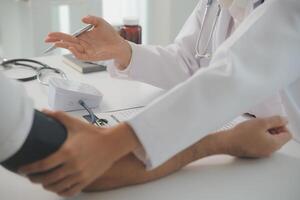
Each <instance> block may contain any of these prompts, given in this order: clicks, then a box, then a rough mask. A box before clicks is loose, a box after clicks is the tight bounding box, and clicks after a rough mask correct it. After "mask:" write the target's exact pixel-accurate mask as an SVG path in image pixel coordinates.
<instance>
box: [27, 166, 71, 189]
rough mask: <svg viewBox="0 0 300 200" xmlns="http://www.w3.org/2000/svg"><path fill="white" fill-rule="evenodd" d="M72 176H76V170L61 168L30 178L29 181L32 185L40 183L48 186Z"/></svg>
mask: <svg viewBox="0 0 300 200" xmlns="http://www.w3.org/2000/svg"><path fill="white" fill-rule="evenodd" d="M74 174H76V170H75V169H74V168H73V167H71V166H62V167H59V168H57V169H56V170H54V171H52V172H49V173H46V174H43V175H34V176H30V177H29V179H30V181H31V182H33V183H41V184H42V185H44V186H48V185H52V184H54V183H57V182H58V181H60V180H63V179H65V178H66V177H68V176H71V175H74Z"/></svg>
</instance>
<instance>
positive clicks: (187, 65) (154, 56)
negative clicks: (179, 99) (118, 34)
mask: <svg viewBox="0 0 300 200" xmlns="http://www.w3.org/2000/svg"><path fill="white" fill-rule="evenodd" d="M201 2H202V3H199V4H198V6H197V7H196V9H195V10H194V12H193V13H192V15H191V16H190V17H189V19H188V20H187V22H186V24H185V25H184V27H183V29H182V31H181V32H180V34H179V35H178V37H177V39H176V41H175V43H174V44H171V45H169V46H167V47H161V46H151V45H136V44H133V43H130V45H131V47H132V58H131V63H130V65H129V66H128V67H127V69H126V70H125V71H119V70H117V68H116V67H115V66H114V64H113V62H110V64H109V65H108V72H110V74H111V75H112V76H113V77H118V78H128V79H133V80H137V81H141V82H145V83H148V84H151V85H154V86H156V87H159V88H163V89H170V88H172V87H174V86H175V85H177V84H178V83H180V82H182V81H185V80H187V79H188V78H189V77H190V76H191V75H192V74H193V72H194V71H196V70H197V69H199V65H198V63H197V61H196V59H195V54H196V53H195V48H190V47H191V46H192V47H194V46H196V45H195V44H196V40H197V35H198V33H199V29H200V24H201V22H200V21H199V20H198V17H197V15H201V13H203V11H202V9H203V5H202V4H203V2H205V1H201Z"/></svg>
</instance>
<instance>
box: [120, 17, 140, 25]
mask: <svg viewBox="0 0 300 200" xmlns="http://www.w3.org/2000/svg"><path fill="white" fill-rule="evenodd" d="M123 23H124V25H127V26H138V25H139V23H140V22H139V19H138V18H137V17H125V18H124V19H123Z"/></svg>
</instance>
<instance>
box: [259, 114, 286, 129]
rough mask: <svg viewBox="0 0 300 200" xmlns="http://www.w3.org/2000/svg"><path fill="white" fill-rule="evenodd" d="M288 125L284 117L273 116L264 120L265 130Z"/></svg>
mask: <svg viewBox="0 0 300 200" xmlns="http://www.w3.org/2000/svg"><path fill="white" fill-rule="evenodd" d="M287 124H288V120H287V118H285V117H281V116H275V117H269V118H266V119H265V125H266V128H267V129H275V128H280V127H284V126H286V125H287Z"/></svg>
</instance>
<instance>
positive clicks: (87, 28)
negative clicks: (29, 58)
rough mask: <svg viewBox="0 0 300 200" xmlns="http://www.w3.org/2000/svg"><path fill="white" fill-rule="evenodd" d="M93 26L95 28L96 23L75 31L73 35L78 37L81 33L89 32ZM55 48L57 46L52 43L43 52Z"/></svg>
mask: <svg viewBox="0 0 300 200" xmlns="http://www.w3.org/2000/svg"><path fill="white" fill-rule="evenodd" d="M92 28H94V25H92V24H89V25H87V26H85V27H84V28H82V29H80V30H78V31H76V32H75V33H73V34H72V36H74V37H78V36H80V35H81V34H83V33H85V32H87V31H89V30H91V29H92ZM54 49H56V46H55V45H52V46H51V47H49V48H48V49H47V50H45V51H44V53H43V54H46V53H49V52H51V51H53V50H54Z"/></svg>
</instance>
